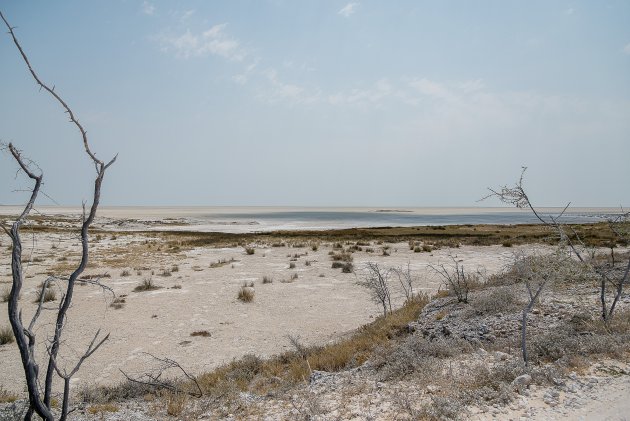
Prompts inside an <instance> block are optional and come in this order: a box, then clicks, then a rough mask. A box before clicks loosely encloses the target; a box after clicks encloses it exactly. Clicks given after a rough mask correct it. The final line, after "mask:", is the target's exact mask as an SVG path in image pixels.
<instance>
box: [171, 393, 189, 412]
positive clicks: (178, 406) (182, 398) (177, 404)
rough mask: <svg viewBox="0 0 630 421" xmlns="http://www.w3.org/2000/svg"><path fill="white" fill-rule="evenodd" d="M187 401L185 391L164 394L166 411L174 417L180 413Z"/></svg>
mask: <svg viewBox="0 0 630 421" xmlns="http://www.w3.org/2000/svg"><path fill="white" fill-rule="evenodd" d="M187 402H188V395H187V394H186V393H168V394H167V395H166V413H167V414H168V415H170V416H172V417H176V416H178V415H180V414H181V413H182V411H183V410H184V408H185V407H186V403H187Z"/></svg>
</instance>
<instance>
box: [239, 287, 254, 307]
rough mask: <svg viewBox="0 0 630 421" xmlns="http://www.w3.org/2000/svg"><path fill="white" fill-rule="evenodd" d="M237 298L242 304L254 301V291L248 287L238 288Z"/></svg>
mask: <svg viewBox="0 0 630 421" xmlns="http://www.w3.org/2000/svg"><path fill="white" fill-rule="evenodd" d="M237 298H238V299H239V300H240V301H242V302H244V303H250V302H252V301H254V289H253V288H252V287H250V286H242V287H240V288H239V290H238V295H237Z"/></svg>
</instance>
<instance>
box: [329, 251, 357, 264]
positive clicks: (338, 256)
mask: <svg viewBox="0 0 630 421" xmlns="http://www.w3.org/2000/svg"><path fill="white" fill-rule="evenodd" d="M330 258H331V259H332V260H333V261H335V262H352V260H353V258H352V254H351V253H346V252H345V251H342V252H340V253H333V254H331V255H330Z"/></svg>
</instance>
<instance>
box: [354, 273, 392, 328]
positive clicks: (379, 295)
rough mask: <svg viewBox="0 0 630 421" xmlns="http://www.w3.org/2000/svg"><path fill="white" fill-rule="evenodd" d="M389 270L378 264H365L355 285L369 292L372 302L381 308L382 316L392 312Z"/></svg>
mask: <svg viewBox="0 0 630 421" xmlns="http://www.w3.org/2000/svg"><path fill="white" fill-rule="evenodd" d="M390 275H391V269H384V268H382V267H380V266H379V265H378V263H374V262H367V263H366V264H365V268H364V271H363V278H362V279H360V280H359V281H357V284H359V285H361V286H363V287H366V288H367V289H368V290H369V291H370V295H371V296H372V300H373V301H374V302H376V303H378V304H380V305H381V306H383V316H384V317H387V312H388V311H389V313H391V312H392V296H391V290H390V287H389V278H390Z"/></svg>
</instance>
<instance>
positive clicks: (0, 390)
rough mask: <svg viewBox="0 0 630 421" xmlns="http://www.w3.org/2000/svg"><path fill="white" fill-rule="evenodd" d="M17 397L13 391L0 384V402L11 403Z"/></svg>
mask: <svg viewBox="0 0 630 421" xmlns="http://www.w3.org/2000/svg"><path fill="white" fill-rule="evenodd" d="M17 399H18V396H17V395H16V394H15V393H11V392H9V391H8V390H6V389H5V388H4V387H2V386H0V403H11V402H15V401H16V400H17Z"/></svg>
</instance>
